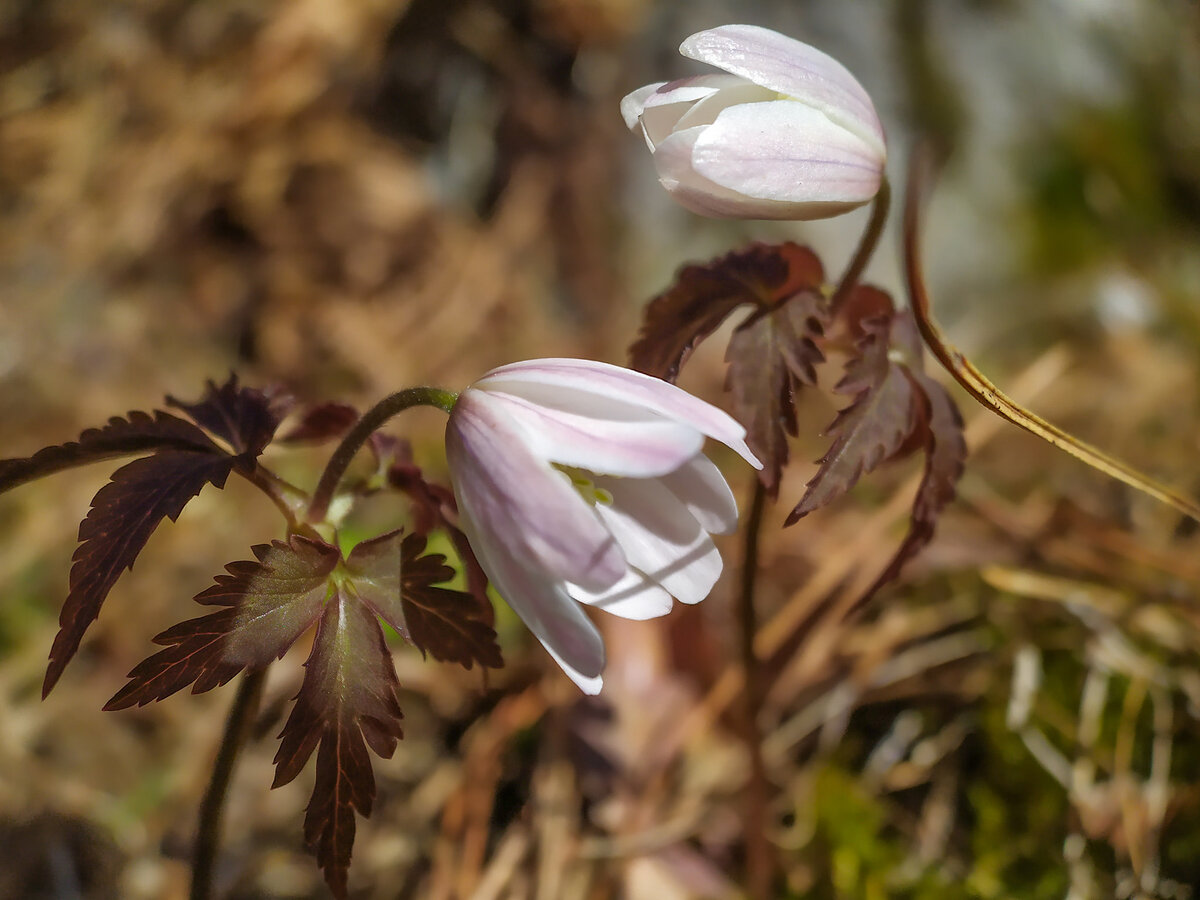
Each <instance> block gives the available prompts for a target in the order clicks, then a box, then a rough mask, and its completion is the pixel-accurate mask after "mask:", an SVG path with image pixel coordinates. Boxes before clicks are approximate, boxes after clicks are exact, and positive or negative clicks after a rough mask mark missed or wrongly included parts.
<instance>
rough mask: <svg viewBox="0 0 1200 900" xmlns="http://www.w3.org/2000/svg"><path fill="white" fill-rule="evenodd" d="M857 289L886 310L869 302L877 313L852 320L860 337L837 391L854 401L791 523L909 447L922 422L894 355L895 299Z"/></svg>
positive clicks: (917, 399)
mask: <svg viewBox="0 0 1200 900" xmlns="http://www.w3.org/2000/svg"><path fill="white" fill-rule="evenodd" d="M856 293H858V295H859V296H860V297H865V298H868V299H869V300H871V301H873V302H874V301H878V299H879V298H880V297H882V298H883V300H884V301H886V304H887V306H886V311H885V312H884V313H883V314H880V315H874V314H873V313H874V309H873V308H870V307H867V306H866V304H864V308H865V309H870V311H871V313H872V314H870V315H864V316H863V317H861V318H857V319H852V320H851V323H850V324H851V333H852V334H856V335H858V342H857V346H856V348H855V351H856V352H855V355H854V356H853V357H852V358H851V359H850V361H849V362H848V363H847V365H846V370H845V374H844V376H843V377H842V380H841V381H840V382H839V383H838V385H837V386H836V387H835V388H834V390H835V391H836V392H837V393H840V394H849V395H852V396H853V397H854V400H853V401H852V402H851V404H850V405H849V406H847V407H846V408H845V409H843V410H842V411H841V412H839V413H838V414H837V417H836V418H835V419H834V421H833V423H832V424H831V425H830V427H829V430H828V433H830V434H832V435H834V441H833V445H832V446H831V447H830V448H829V451H828V452H827V453H826V454H825V456H823V457H822V458H821V460H820V462H821V467H820V469H818V470H817V473H816V475H814V476H813V477H812V479H811V480H810V481H809V482H808V490H807V491H805V494H804V496H803V497H802V498H801V499H800V502H799V503H798V504H796V507H795V509H793V510H792V512H791V514H790V515H789V516H788V518H787V522H786V524H787V525H791V524H793V523H795V522H797V521H798V520H800V519H801V518H803V517H804V516H806V515H808V514H809V513H810V512H812V511H813V510H814V509H819V508H820V507H822V506H825V505H826V504H828V503H830V502H832V501H833V500H835V499H837V498H838V497H840V496H841V495H842V494H844V493H846V492H847V491H848V490H850V488H852V487H853V486H854V485H855V483H856V482H857V481H858V479H859V478H861V477H862V476H863V475H864V474H865V473H867V472H870V471H872V470H873V469H874V468H875V467H876V466H878V465H879V464H880V463H882V462H884V461H886V460H889V459H892V458H894V457H896V456H898V455H900V454H902V453H903V452H904V451H906V450H908V449H909V448H910V446H911V443H910V438H911V436H912V435H913V434H914V432H915V431H916V429H917V428H918V426H919V424H920V414H921V409H922V403H923V401H922V400H921V399H920V397H919V392H918V391H917V390H915V389H914V386H913V382H912V380H911V379H910V378H909V377H908V371H907V369H906V368H905V367H904V366H902V365H901V364H900V363H899V362H897V361H895V360H893V359H892V358H891V355H890V343H889V337H890V329H891V323H892V315H891V314H890V311H891V301H890V299H888V298H887V295H886V294H883V292H881V291H877V290H875V289H874V288H859V289H858V291H857V292H856Z"/></svg>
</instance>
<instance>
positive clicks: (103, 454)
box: [0, 410, 220, 493]
mask: <svg viewBox="0 0 1200 900" xmlns="http://www.w3.org/2000/svg"><path fill="white" fill-rule="evenodd" d="M126 415H127V418H124V419H122V418H121V417H120V416H114V417H113V418H111V419H109V420H108V424H107V425H105V426H104V427H103V428H89V429H88V430H87V431H84V432H83V433H82V434H81V435H80V436H79V440H77V441H69V442H67V443H65V444H56V445H54V446H52V447H43V448H42V449H41V450H39V451H38V452H37V453H35V454H33V456H28V457H24V458H22V459H3V460H0V493H3V492H5V491H7V490H11V489H12V488H15V487H17V486H18V485H22V484H25V483H26V482H28V481H33V480H34V479H36V478H42V477H43V476H46V475H53V474H55V473H56V472H62V471H65V470H66V469H70V468H74V467H75V466H85V465H88V464H89V463H94V462H100V461H101V460H105V459H115V458H118V457H122V456H133V455H135V454H141V453H148V452H156V451H159V450H196V451H201V452H209V453H216V452H218V451H219V449H220V448H218V447H217V445H216V444H214V443H213V442H212V439H211V438H209V436H208V435H206V434H205V433H204V432H203V431H201V430H200V429H199V428H197V427H196V426H195V425H193V424H192V423H191V422H187V421H185V420H183V419H180V418H179V417H177V416H173V415H171V414H170V413H165V412H161V411H157V410H156V411H155V413H154V414H153V415H149V414H148V413H144V412H130V413H127V414H126Z"/></svg>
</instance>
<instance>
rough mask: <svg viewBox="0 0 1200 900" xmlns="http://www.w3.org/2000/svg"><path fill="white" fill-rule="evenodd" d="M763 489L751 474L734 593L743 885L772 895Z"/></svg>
mask: <svg viewBox="0 0 1200 900" xmlns="http://www.w3.org/2000/svg"><path fill="white" fill-rule="evenodd" d="M766 501H767V489H766V488H765V487H763V483H762V481H760V480H759V479H758V478H757V477H756V478H755V479H754V499H753V500H752V501H751V502H750V512H749V513H748V514H747V516H746V544H745V549H744V552H743V554H742V587H741V594H740V596H739V598H738V606H737V615H738V619H739V623H738V624H739V626H740V635H741V647H740V655H741V661H742V670H743V671H744V672H745V688H744V693H743V696H744V700H745V704H744V715H745V722H744V724H743V728H744V733H743V736H744V738H745V740H746V750H747V751H748V752H749V754H750V784H749V788H748V790H747V791H746V822H745V834H746V887H747V893H748V894H749V895H750V896H751V897H770V896H773V894H772V891H771V888H772V885H773V883H774V880H775V860H774V854H773V852H772V848H771V843H770V841H769V840H768V839H767V831H766V820H767V801H768V793H769V786H768V784H767V769H766V764H765V763H764V762H763V755H762V733H761V731H760V729H759V725H758V717H759V710H760V709H761V707H762V699H763V684H762V673H761V672H760V671H759V665H758V657H757V656H755V654H754V636H755V634H757V632H758V616H757V613H756V611H755V607H754V591H755V587H756V583H757V581H758V537H759V532H760V531H761V530H762V521H763V514H764V512H766V506H767V502H766Z"/></svg>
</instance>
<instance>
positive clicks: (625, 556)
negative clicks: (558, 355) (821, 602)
mask: <svg viewBox="0 0 1200 900" xmlns="http://www.w3.org/2000/svg"><path fill="white" fill-rule="evenodd" d="M745 433H746V432H745V429H744V428H742V426H741V425H739V424H738V423H737V422H735V421H734V420H733V419H732V418H730V417H729V416H728V415H726V414H725V413H723V412H721V410H719V409H717V408H716V407H714V406H710V405H709V404H708V403H705V402H704V401H703V400H699V399H697V398H696V397H693V396H692V395H691V394H688V393H687V392H686V391H683V390H681V389H680V388H677V387H675V386H674V385H671V384H668V383H667V382H665V381H660V380H659V379H657V378H652V377H650V376H649V375H643V374H641V373H639V372H633V371H631V370H629V369H622V368H620V367H619V366H611V365H607V364H605V363H599V362H592V361H589V360H580V359H538V360H530V361H527V362H520V363H514V364H512V365H508V366H502V367H500V368H499V369H494V370H493V371H491V372H489V373H488V374H487V375H485V376H484V377H483V378H481V379H479V380H478V381H477V382H475V383H474V384H473V385H471V386H470V387H469V388H467V389H466V390H465V391H463V392H462V394H461V395H460V396H459V398H458V402H457V403H456V404H455V406H454V409H453V410H452V411H451V413H450V420H449V422H448V423H447V425H446V459H447V462H448V464H449V467H450V477H451V481H452V482H453V484H454V496H455V498H456V499H457V501H458V511H459V516H460V519H461V523H462V526H463V530H464V531H465V532H466V534H467V537H468V539H469V540H470V542H471V547H472V548H473V549H474V551H475V554H476V556H477V557H478V558H479V562H480V564H481V565H482V566H483V569H484V571H485V572H486V573H487V575H488V578H490V579H491V581H492V584H494V585H495V587H496V590H497V591H498V592H499V593H500V595H501V596H502V597H503V598H504V599H505V600H506V601H507V602H508V604H509V605H510V606H511V607H512V608H513V610H514V611H516V613H517V614H518V615H519V616H520V617H521V618H522V619H523V620H524V621H525V623H526V624H527V625H528V626H529V628H530V630H531V631H532V632H533V633H534V634H535V635H536V636H537V638H538V640H540V641H541V642H542V644H544V645H545V647H546V649H547V650H548V651H550V655H551V656H553V657H554V658H555V660H557V661H558V663H559V665H561V666H562V667H563V669H564V670H565V671H566V673H567V674H568V675H569V676H570V677H571V678H572V680H574V682H575V683H576V684H577V685H579V687H580V688H582V689H583V690H584V691H585V692H587V693H589V694H594V693H597V692H598V691H599V690H600V686H601V677H600V673H601V670H602V669H603V668H604V644H603V642H602V640H601V638H600V633H599V631H598V630H597V629H596V626H595V625H593V624H592V622H591V620H589V619H588V617H587V615H586V614H585V613H584V611H583V610H582V609H581V608H580V607H579V606H578V605H577V604H576V602H575V601H579V603H586V604H588V605H589V606H597V607H599V608H601V609H605V610H607V611H608V612H611V613H613V614H615V615H618V616H623V617H625V618H628V619H650V618H654V617H655V616H661V615H664V614H665V613H667V612H668V611H669V610H670V609H671V603H672V601H671V598H672V597H675V598H676V599H678V600H680V601H681V602H683V603H697V602H699V601H700V600H703V599H704V597H705V596H706V595H707V594H708V592H709V591H710V590H711V589H712V586H713V585H714V584H715V583H716V580H717V576H719V575H720V573H721V557H720V554H719V553H718V552H717V549H716V547H715V546H714V545H713V542H712V539H711V538H710V537H709V533H710V532H712V533H721V534H723V533H728V532H730V531H732V530H733V529H734V528H735V526H736V524H737V506H736V504H735V502H734V498H733V494H732V492H731V491H730V490H729V486H728V485H727V484H726V483H725V479H724V478H723V477H722V476H721V473H720V471H719V470H718V469H717V467H716V466H715V465H713V463H712V462H711V461H709V460H708V458H707V457H705V456H704V454H703V453H702V452H701V448H702V447H703V444H704V438H705V436H706V435H707V436H709V437H712V438H716V439H717V440H719V441H722V442H723V443H725V444H727V445H728V446H729V447H731V448H733V449H734V450H736V451H737V452H738V453H740V454H741V455H742V456H743V457H744V458H745V459H746V460H747V461H748V462H750V463H751V464H752V465H754V466H755V467H757V468H761V464H760V463H759V462H758V460H757V459H755V457H754V455H753V454H752V453H751V452H750V450H749V448H748V447H747V446H746V442H745V441H744V440H743V438H744V437H745Z"/></svg>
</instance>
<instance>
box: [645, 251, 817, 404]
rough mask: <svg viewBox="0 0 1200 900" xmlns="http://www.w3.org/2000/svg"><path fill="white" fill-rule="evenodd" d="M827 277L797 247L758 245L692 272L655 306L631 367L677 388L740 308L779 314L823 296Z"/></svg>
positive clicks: (812, 255)
mask: <svg viewBox="0 0 1200 900" xmlns="http://www.w3.org/2000/svg"><path fill="white" fill-rule="evenodd" d="M824 281H825V273H824V270H823V269H822V267H821V261H820V260H819V259H818V258H817V255H816V254H815V253H813V252H812V251H811V250H809V249H808V248H807V247H802V246H800V245H799V244H794V243H791V242H788V243H784V244H774V245H772V244H754V245H751V246H750V247H749V248H748V249H746V250H740V251H737V252H734V253H729V254H727V255H725V256H722V257H720V258H718V259H714V260H712V261H711V262H708V263H706V264H704V265H692V266H686V267H685V268H683V269H681V270H680V272H679V274H678V275H677V276H676V278H675V283H674V284H673V285H672V286H671V287H670V288H669V289H668V290H666V291H665V292H663V293H662V294H659V295H658V296H657V297H655V298H654V299H653V300H651V301H650V303H649V305H648V306H647V307H646V317H645V320H644V321H643V323H642V328H641V331H640V332H639V333H638V338H637V340H636V341H635V342H634V344H633V346H632V347H630V348H629V358H630V364H631V365H632V366H633V367H634V368H635V369H638V370H639V371H642V372H646V373H647V374H650V375H655V376H657V377H659V378H662V379H665V380H666V381H670V382H672V383H673V382H674V381H675V379H676V378H677V377H678V375H679V368H680V366H682V365H683V363H684V362H686V361H687V358H688V357H689V356H690V355H691V353H692V351H693V350H694V349H695V348H696V346H697V345H698V344H699V343H700V342H701V341H702V340H703V339H704V338H706V337H708V336H709V335H710V334H712V333H713V332H714V331H715V330H716V329H717V328H718V327H719V326H720V324H721V323H722V322H724V321H725V319H726V318H727V317H728V316H729V314H730V313H732V312H733V311H734V310H735V309H737V308H738V307H739V306H742V305H745V304H749V305H752V306H755V307H757V308H759V309H760V310H769V309H773V308H774V307H775V306H777V305H779V304H780V303H782V302H784V301H786V300H788V299H789V298H791V297H793V296H795V295H796V294H800V293H802V292H819V291H820V289H821V287H822V285H823V283H824Z"/></svg>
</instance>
